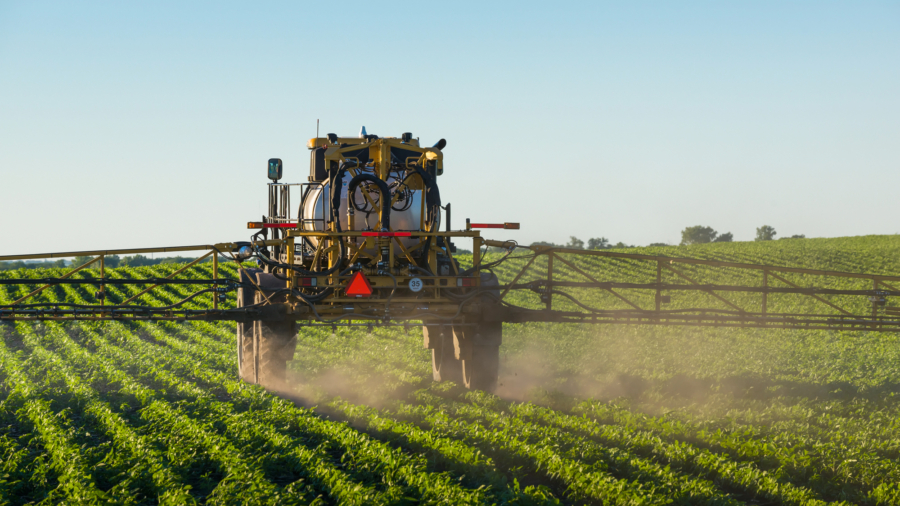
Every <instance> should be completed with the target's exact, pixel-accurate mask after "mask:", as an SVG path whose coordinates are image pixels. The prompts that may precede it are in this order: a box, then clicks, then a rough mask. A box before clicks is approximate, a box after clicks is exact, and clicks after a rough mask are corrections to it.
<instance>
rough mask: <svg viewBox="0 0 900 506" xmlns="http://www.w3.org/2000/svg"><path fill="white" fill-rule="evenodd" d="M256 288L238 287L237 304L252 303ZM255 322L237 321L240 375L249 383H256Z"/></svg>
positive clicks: (239, 305) (240, 305)
mask: <svg viewBox="0 0 900 506" xmlns="http://www.w3.org/2000/svg"><path fill="white" fill-rule="evenodd" d="M254 292H255V290H247V289H246V288H243V287H242V288H238V291H237V306H238V307H242V306H244V305H248V304H252V303H253V300H254V298H255V295H254ZM253 326H254V325H253V322H246V323H245V322H237V336H236V337H237V358H238V377H240V378H241V379H242V380H244V381H246V382H248V383H256V347H255V345H254V342H255V339H254V331H253Z"/></svg>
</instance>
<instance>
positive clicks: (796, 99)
mask: <svg viewBox="0 0 900 506" xmlns="http://www.w3.org/2000/svg"><path fill="white" fill-rule="evenodd" d="M897 90H900V3H896V2H853V3H838V2H744V3H737V2H732V3H726V2H681V3H678V4H675V3H670V2H647V3H640V2H617V3H608V2H508V3H501V2H479V3H475V2H454V3H451V4H448V3H444V4H443V5H440V4H437V3H416V2H404V3H398V4H385V3H374V2H342V3H334V4H330V3H321V2H315V3H308V4H300V3H277V2H268V3H265V4H264V5H262V6H260V5H257V4H251V3H247V2H241V3H237V2H235V3H230V4H226V3H221V2H209V3H201V2H190V3H187V2H170V3H166V2H152V3H150V2H146V3H140V2H85V3H63V2H59V3H54V2H5V1H2V0H0V173H2V183H0V211H2V214H0V216H2V217H0V232H2V233H3V236H4V237H6V238H7V239H6V240H4V241H0V254H15V253H37V252H45V251H60V250H67V251H71V250H83V249H94V248H126V247H145V246H163V245H180V244H199V243H208V242H221V241H232V240H242V239H244V238H246V237H247V235H248V234H247V230H246V229H245V226H246V225H245V224H246V222H247V221H249V220H254V219H257V218H258V216H259V215H260V214H261V213H262V212H263V211H264V208H265V197H266V188H265V184H266V179H265V165H266V160H267V159H268V158H270V157H280V158H282V159H283V160H284V164H285V174H286V177H285V179H286V180H289V181H296V182H300V181H304V180H305V178H306V175H307V174H308V160H309V155H308V152H307V151H306V148H305V144H306V140H307V139H308V138H310V137H312V136H314V135H315V127H316V119H319V120H321V125H322V126H321V130H322V133H323V134H324V133H326V132H335V133H338V134H340V135H355V134H357V133H358V132H359V128H360V126H361V125H365V126H366V127H367V129H368V131H369V133H375V134H378V135H382V136H399V134H400V133H402V132H406V131H410V132H413V133H414V135H416V136H418V137H420V138H421V140H422V142H423V143H428V144H432V143H434V142H436V141H437V140H438V139H439V138H441V137H444V138H446V139H447V141H448V144H447V148H446V149H445V173H444V176H442V177H441V179H440V180H439V182H440V184H441V194H442V197H443V199H444V201H445V202H451V203H452V204H453V208H454V213H453V215H454V219H455V221H456V224H457V225H459V226H461V225H462V219H464V218H466V217H469V218H472V219H473V220H477V221H520V222H521V223H522V229H521V230H520V231H517V232H502V233H491V234H486V235H490V236H492V237H496V238H503V239H505V238H514V239H517V240H519V241H520V242H525V243H530V242H532V241H536V240H549V241H554V242H565V241H567V240H568V237H569V236H570V235H576V236H578V237H581V238H582V239H585V240H586V239H588V238H590V237H600V236H604V237H607V238H609V239H610V240H612V241H613V242H617V241H624V242H625V243H628V244H638V245H645V244H649V243H651V242H669V243H677V242H678V241H679V239H680V231H681V230H682V229H683V228H685V227H687V226H691V225H698V224H701V225H709V226H712V227H713V228H715V229H716V230H718V231H720V232H728V231H730V232H732V233H733V234H734V237H735V240H751V239H752V238H753V236H754V233H755V228H756V227H758V226H761V225H763V224H767V225H771V226H774V227H775V228H776V229H777V230H778V233H779V236H783V235H792V234H801V233H802V234H806V235H807V236H815V237H833V236H845V235H861V234H894V233H898V232H900V225H898V224H897V219H896V217H897V216H898V214H900V203H898V202H897V198H896V197H897V188H898V187H900V145H898V144H900V143H898V141H900V94H898V93H897Z"/></svg>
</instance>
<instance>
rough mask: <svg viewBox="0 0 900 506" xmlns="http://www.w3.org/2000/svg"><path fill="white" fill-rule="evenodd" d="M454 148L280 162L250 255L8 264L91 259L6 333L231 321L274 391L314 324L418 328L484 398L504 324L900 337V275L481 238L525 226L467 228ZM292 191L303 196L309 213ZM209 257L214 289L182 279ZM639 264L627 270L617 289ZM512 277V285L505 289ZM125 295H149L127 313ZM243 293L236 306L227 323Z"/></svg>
mask: <svg viewBox="0 0 900 506" xmlns="http://www.w3.org/2000/svg"><path fill="white" fill-rule="evenodd" d="M445 146H446V142H445V141H444V140H443V139H441V140H440V141H439V142H438V143H437V144H435V145H434V146H431V147H423V146H421V145H420V143H419V141H418V139H416V138H414V137H413V136H412V134H410V133H404V134H403V135H401V136H400V137H399V138H394V137H387V138H381V137H378V136H376V135H367V134H366V133H365V129H363V132H362V134H361V135H360V136H359V137H338V136H336V135H334V134H328V135H327V136H326V137H316V138H314V139H310V140H309V143H308V146H307V147H308V148H309V150H310V167H309V169H310V170H309V177H308V179H307V181H306V182H302V183H297V184H286V183H281V182H279V181H280V180H281V179H282V176H283V174H282V172H283V167H282V162H281V160H280V159H270V160H269V162H268V177H269V179H270V180H271V182H270V183H269V184H268V214H267V215H266V216H264V217H263V218H262V220H261V221H254V222H250V223H248V228H249V229H251V230H254V232H253V234H252V237H251V238H250V239H249V240H248V241H245V242H231V243H220V244H213V245H200V246H181V247H170V248H144V249H130V250H106V251H80V252H62V253H50V254H32V255H15V256H5V257H0V260H29V259H42V258H64V257H73V256H90V257H93V259H92V260H90V261H88V262H87V263H85V264H83V265H80V266H78V267H76V268H73V269H71V270H70V271H69V272H67V273H66V274H64V275H62V276H59V277H53V278H41V279H32V278H5V279H0V283H2V284H6V285H19V286H18V289H19V292H18V293H19V294H20V296H19V298H18V299H17V300H14V301H12V302H11V303H8V304H6V305H3V306H0V320H7V321H8V320H146V321H156V320H176V321H183V320H231V321H235V322H236V323H237V357H238V370H239V374H240V376H241V377H242V378H243V379H244V380H246V381H250V382H254V383H261V384H264V385H267V384H273V383H275V382H277V381H279V380H280V379H281V378H282V377H283V375H284V371H285V366H286V363H287V362H288V361H289V360H290V359H291V358H292V356H293V354H294V352H295V346H296V339H295V336H296V335H297V332H302V331H303V329H304V328H306V327H309V326H323V325H324V326H330V327H337V326H360V327H368V328H371V327H372V326H402V327H406V328H410V327H412V326H415V327H417V328H418V327H419V326H421V329H422V332H423V343H424V346H425V348H427V349H430V350H431V354H432V370H433V375H434V379H435V380H436V381H443V380H452V381H456V382H458V383H460V384H463V385H465V386H466V387H467V388H472V389H482V390H492V389H494V387H495V386H496V383H497V378H498V371H499V364H500V360H499V357H500V346H501V344H502V339H503V323H524V322H560V323H565V322H568V323H591V324H639V325H681V326H718V327H760V328H792V329H829V330H842V329H843V330H864V331H894V332H895V331H898V330H900V308H897V307H894V306H890V305H888V304H887V301H888V298H889V297H891V296H897V295H900V290H897V289H896V288H895V286H900V285H892V283H897V282H900V277H897V276H888V275H874V274H861V273H849V272H831V271H820V270H811V269H802V268H795V267H789V266H775V265H762V264H756V263H752V262H748V263H736V262H723V261H717V260H714V259H699V258H680V257H668V256H653V255H640V254H630V253H627V252H613V251H603V250H599V251H586V250H580V249H568V248H559V247H552V246H521V245H518V244H516V243H515V242H514V241H492V240H488V239H485V238H483V237H482V236H481V230H482V229H493V228H502V229H518V228H519V225H518V224H517V223H496V224H491V223H474V222H471V221H470V220H469V219H466V220H465V227H464V228H463V227H460V228H458V229H454V227H453V224H452V222H451V206H450V204H445V203H444V202H443V201H442V198H441V194H440V190H439V184H438V179H439V178H440V177H441V176H442V174H443V172H444V156H443V149H444V148H445ZM292 193H293V194H295V195H296V194H297V193H299V195H300V202H299V206H298V207H297V213H296V215H293V212H292V211H293V209H294V208H293V207H292V205H291V195H292ZM464 241H465V242H464ZM468 241H471V243H469V242H468ZM457 244H465V246H466V247H471V251H472V254H471V256H466V257H465V262H464V263H461V262H460V261H458V260H459V259H458V258H456V257H455V253H456V251H457V249H456V248H457ZM485 249H490V250H491V252H490V254H487V253H486V252H483V251H485ZM189 251H205V254H204V255H203V256H201V257H199V258H198V259H197V260H195V261H194V262H191V263H190V264H188V265H186V266H185V267H183V268H181V269H179V270H178V271H176V272H174V273H173V274H172V275H170V276H168V277H166V278H144V279H123V278H120V277H110V276H107V269H106V267H105V259H106V257H107V256H109V255H124V254H139V253H165V252H189ZM208 257H211V262H212V275H211V276H210V277H208V278H200V279H198V278H196V276H195V277H191V278H187V277H184V276H179V275H180V274H182V273H183V272H185V271H186V270H187V269H189V268H190V267H192V266H194V265H195V264H197V263H198V262H201V261H204V260H206V259H207V258H208ZM223 260H225V261H228V262H234V263H236V264H237V266H238V267H237V269H238V270H237V272H238V274H239V275H238V276H237V277H236V278H223V277H220V276H219V273H220V269H219V263H220V262H221V261H223ZM626 264H627V265H628V266H629V269H627V272H626V271H625V270H623V271H622V272H623V274H621V275H615V273H616V272H617V269H616V268H617V266H619V265H626ZM249 265H255V267H249ZM88 267H94V269H92V270H90V271H87V270H85V269H86V268H88ZM601 267H603V268H602V269H601ZM501 268H502V269H504V275H503V276H502V277H503V279H501V277H500V276H498V275H497V274H496V271H497V270H499V269H501ZM82 271H83V272H82ZM79 272H81V274H80V275H78V276H75V274H76V273H79ZM598 272H603V273H605V274H604V275H602V276H601V275H600V274H598ZM87 273H91V274H87ZM610 273H612V274H610ZM836 280H837V281H840V283H835V281H836ZM726 281H727V282H726ZM66 284H67V285H75V286H77V288H79V289H80V290H81V293H83V294H85V299H86V300H87V303H84V302H85V301H81V302H82V303H75V302H71V303H60V302H56V301H54V302H47V301H42V300H41V297H40V294H41V292H43V291H44V290H47V289H48V288H51V287H54V286H58V285H66ZM836 284H837V285H840V286H839V287H831V288H829V286H835V285H836ZM113 285H116V286H119V287H123V286H139V287H140V291H138V293H136V294H134V295H133V296H131V297H129V298H127V299H126V298H122V297H117V298H118V299H119V300H117V301H113V300H112V298H111V297H109V296H108V292H109V290H108V287H110V286H113ZM165 285H192V286H196V287H197V289H196V290H195V291H193V293H192V294H191V295H190V296H188V297H186V298H184V299H183V300H181V301H180V302H177V303H175V304H171V305H167V306H160V305H154V304H152V303H148V302H144V301H143V300H142V299H144V298H145V296H146V295H147V294H148V293H150V292H151V291H152V290H154V289H156V288H158V287H160V286H165ZM230 291H236V292H237V304H236V307H234V308H225V307H224V305H223V302H224V301H225V300H226V294H227V292H230ZM525 294H527V297H525V296H524V295H525ZM207 295H211V296H207ZM773 297H779V298H782V299H781V300H783V299H784V298H785V297H794V298H796V299H797V300H798V301H803V302H802V303H801V302H798V304H797V305H796V308H797V310H796V311H793V312H784V311H781V312H773V311H770V310H769V301H770V300H771V298H773ZM517 301H518V302H517ZM523 301H524V302H523ZM220 306H222V307H220ZM779 307H785V306H784V305H780V306H779Z"/></svg>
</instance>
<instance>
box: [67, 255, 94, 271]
mask: <svg viewBox="0 0 900 506" xmlns="http://www.w3.org/2000/svg"><path fill="white" fill-rule="evenodd" d="M93 259H94V257H90V256H77V257H75V259H74V260H72V268H73V269H74V268H75V267H81V266H82V265H84V264H86V263H88V262H90V261H91V260H93Z"/></svg>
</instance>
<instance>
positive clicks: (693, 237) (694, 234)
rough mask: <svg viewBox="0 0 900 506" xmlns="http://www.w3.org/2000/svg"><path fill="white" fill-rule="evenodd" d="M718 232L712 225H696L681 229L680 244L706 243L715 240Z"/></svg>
mask: <svg viewBox="0 0 900 506" xmlns="http://www.w3.org/2000/svg"><path fill="white" fill-rule="evenodd" d="M717 235H718V233H717V232H716V231H715V230H713V228H712V227H704V226H702V225H696V226H693V227H688V228H686V229H684V230H682V231H681V245H682V246H686V245H688V244H706V243H708V242H713V241H715V240H716V236H717Z"/></svg>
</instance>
